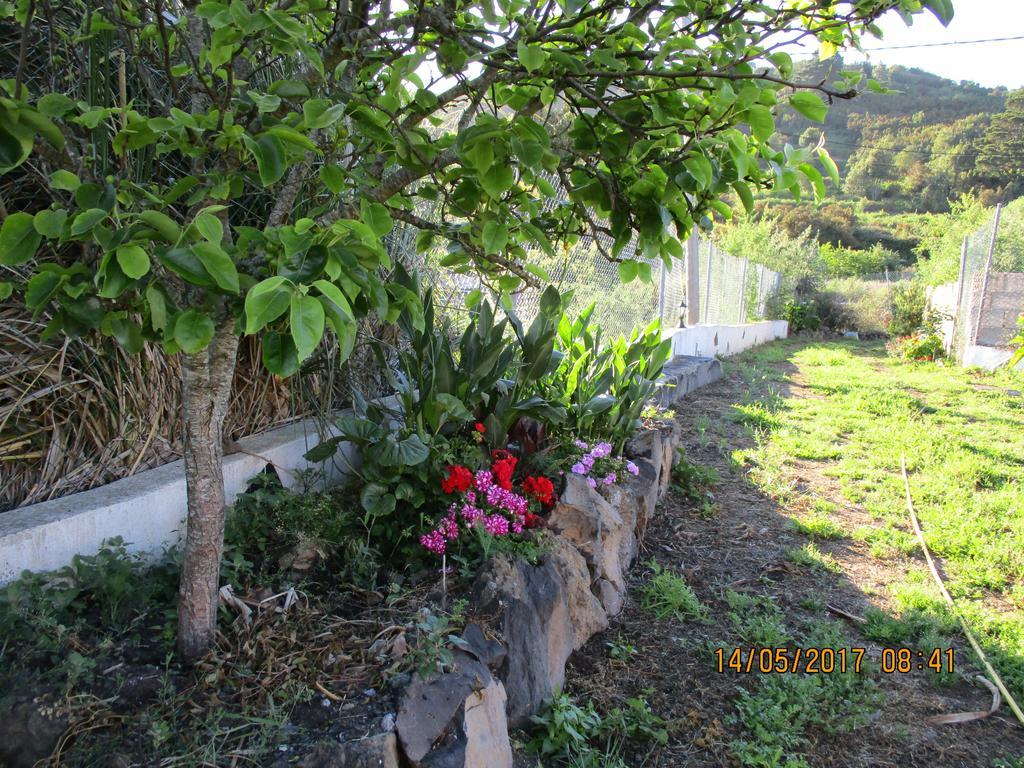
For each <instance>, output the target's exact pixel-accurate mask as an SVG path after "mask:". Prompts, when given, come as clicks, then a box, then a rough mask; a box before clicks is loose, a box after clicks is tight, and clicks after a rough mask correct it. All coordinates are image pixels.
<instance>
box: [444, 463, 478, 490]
mask: <svg viewBox="0 0 1024 768" xmlns="http://www.w3.org/2000/svg"><path fill="white" fill-rule="evenodd" d="M472 484H473V473H472V472H470V471H469V470H468V469H466V468H465V467H460V466H458V465H457V464H456V465H452V466H450V467H448V476H447V477H445V478H444V479H442V480H441V490H442V491H444V492H445V493H455V492H458V493H463V492H465V491H468V490H469V487H470V486H471V485H472Z"/></svg>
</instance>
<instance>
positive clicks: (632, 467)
mask: <svg viewBox="0 0 1024 768" xmlns="http://www.w3.org/2000/svg"><path fill="white" fill-rule="evenodd" d="M626 471H627V472H629V474H631V475H639V474H640V467H638V466H637V465H636V464H634V463H633V462H632V461H627V462H626Z"/></svg>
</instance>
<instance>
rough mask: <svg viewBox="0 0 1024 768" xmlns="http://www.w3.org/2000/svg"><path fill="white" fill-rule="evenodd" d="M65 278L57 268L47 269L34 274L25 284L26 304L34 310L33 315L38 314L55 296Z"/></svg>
mask: <svg viewBox="0 0 1024 768" xmlns="http://www.w3.org/2000/svg"><path fill="white" fill-rule="evenodd" d="M65 279H66V278H65V277H64V275H63V274H62V273H61V272H59V271H57V270H46V271H44V272H38V273H37V274H35V275H33V276H32V279H30V280H29V281H28V283H26V285H25V306H26V307H28V308H29V309H31V310H32V312H33V315H36V314H38V313H39V312H40V311H41V310H43V309H44V308H45V307H46V305H47V303H49V301H50V299H51V298H53V295H54V294H55V293H56V292H57V290H58V289H59V288H60V286H61V284H62V283H63V282H64V281H65Z"/></svg>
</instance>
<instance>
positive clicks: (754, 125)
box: [747, 104, 775, 141]
mask: <svg viewBox="0 0 1024 768" xmlns="http://www.w3.org/2000/svg"><path fill="white" fill-rule="evenodd" d="M747 123H748V124H749V125H750V132H751V133H752V134H753V135H754V137H755V138H757V139H760V140H761V141H768V139H770V138H771V137H772V134H773V133H775V118H774V117H772V111H771V110H770V109H768V107H766V106H764V105H763V104H752V105H750V107H748V108H747Z"/></svg>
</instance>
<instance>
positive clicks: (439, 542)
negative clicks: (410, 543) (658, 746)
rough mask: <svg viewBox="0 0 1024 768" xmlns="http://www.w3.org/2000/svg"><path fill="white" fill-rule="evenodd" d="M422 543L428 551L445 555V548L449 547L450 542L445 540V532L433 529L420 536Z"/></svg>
mask: <svg viewBox="0 0 1024 768" xmlns="http://www.w3.org/2000/svg"><path fill="white" fill-rule="evenodd" d="M420 544H421V545H422V546H423V548H424V549H426V550H427V551H428V552H433V553H434V554H435V555H443V554H444V552H445V549H447V547H448V542H447V541H445V538H444V534H443V533H441V531H431V532H430V533H425V534H423V535H422V536H420Z"/></svg>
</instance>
